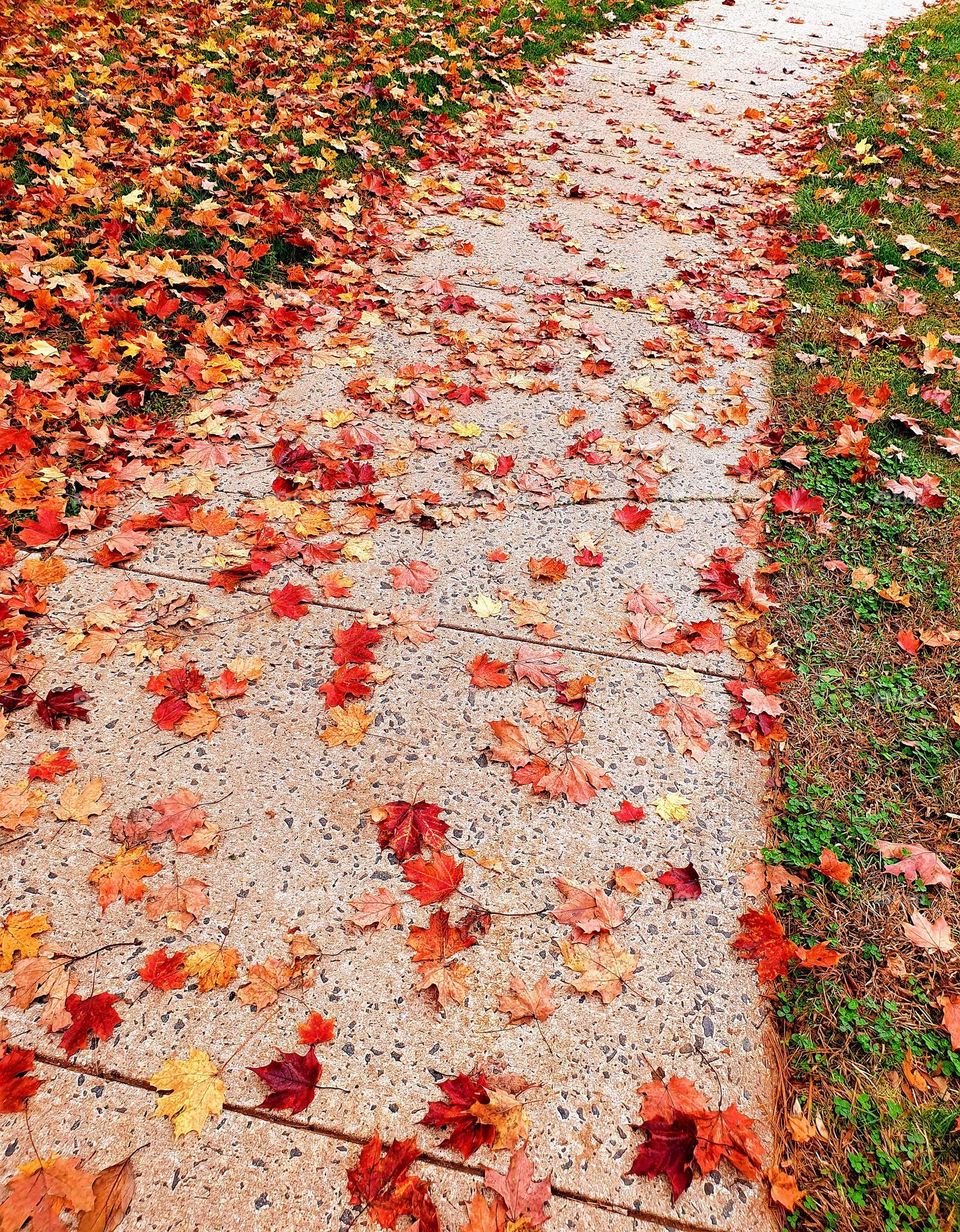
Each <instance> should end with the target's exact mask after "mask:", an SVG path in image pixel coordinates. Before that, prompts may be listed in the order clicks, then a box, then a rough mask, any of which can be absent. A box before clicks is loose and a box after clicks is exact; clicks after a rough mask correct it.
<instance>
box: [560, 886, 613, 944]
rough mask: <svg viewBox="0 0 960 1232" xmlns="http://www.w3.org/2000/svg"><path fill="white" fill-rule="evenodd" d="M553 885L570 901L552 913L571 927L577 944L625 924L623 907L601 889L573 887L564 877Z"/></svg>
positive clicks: (596, 887) (598, 887) (595, 887)
mask: <svg viewBox="0 0 960 1232" xmlns="http://www.w3.org/2000/svg"><path fill="white" fill-rule="evenodd" d="M553 884H554V885H555V886H556V887H557V889H558V890H559V891H560V893H561V894H562V895H563V897H564V899H565V900H566V901H565V902H564V903H562V904H561V905H560V906H559V907H554V909H553V911H552V912H551V913H550V914H551V915H552V916H553V918H554V919H555V920H557V921H558V922H559V923H560V924H569V925H570V927H571V929H572V937H573V940H574V941H585V940H586V939H587V938H588V937H590V936H592V935H594V934H596V933H608V932H610V930H611V929H614V928H617V927H618V926H619V925H620V924H622V923H623V908H622V907H621V906H620V904H619V903H617V902H616V901H615V900H614V899H612V898H611V897H610V896H609V895H608V894H606V893H604V891H603V890H602V889H601V887H600V886H598V885H594V886H591V887H590V888H589V889H584V888H582V887H581V886H576V885H572V884H571V883H570V882H569V881H566V880H564V878H563V877H557V878H555V879H554V882H553Z"/></svg>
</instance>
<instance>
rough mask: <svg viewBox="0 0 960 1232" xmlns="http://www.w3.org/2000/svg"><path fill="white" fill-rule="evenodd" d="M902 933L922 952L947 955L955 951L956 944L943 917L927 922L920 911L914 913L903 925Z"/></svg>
mask: <svg viewBox="0 0 960 1232" xmlns="http://www.w3.org/2000/svg"><path fill="white" fill-rule="evenodd" d="M903 932H904V935H905V936H906V938H907V940H908V941H911V942H912V943H913V944H914V945H918V946H920V948H921V949H924V950H936V951H937V952H938V953H940V954H949V953H950V951H951V950H953V949H956V945H957V943H956V942H955V941H954V939H953V934H952V933H951V932H950V925H949V924H948V923H947V921H946V920H945V919H944V917H943V916H940V918H939V919H938V920H929V919H927V917H926V916H925V915H924V914H923V912H922V911H914V912H912V913H911V915H910V923H909V924H904V926H903Z"/></svg>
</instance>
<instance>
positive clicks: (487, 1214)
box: [460, 1189, 507, 1232]
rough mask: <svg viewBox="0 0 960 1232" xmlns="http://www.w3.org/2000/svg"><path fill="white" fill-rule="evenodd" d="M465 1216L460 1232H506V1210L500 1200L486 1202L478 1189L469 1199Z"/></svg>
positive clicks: (495, 1198)
mask: <svg viewBox="0 0 960 1232" xmlns="http://www.w3.org/2000/svg"><path fill="white" fill-rule="evenodd" d="M467 1215H468V1216H469V1218H468V1219H467V1222H466V1223H465V1224H464V1225H463V1227H462V1228H461V1229H460V1232H507V1208H506V1207H505V1206H504V1204H503V1199H502V1198H499V1197H494V1198H492V1199H490V1200H488V1199H487V1197H486V1195H485V1194H483V1193H482V1192H481V1191H480V1190H479V1189H478V1190H477V1191H476V1193H475V1194H474V1195H473V1197H472V1198H471V1199H470V1206H469V1208H468V1210H467Z"/></svg>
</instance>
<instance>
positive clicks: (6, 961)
mask: <svg viewBox="0 0 960 1232" xmlns="http://www.w3.org/2000/svg"><path fill="white" fill-rule="evenodd" d="M49 931H50V921H49V920H48V919H47V917H46V916H45V915H34V914H33V912H32V911H11V912H10V914H9V915H8V916H6V918H5V919H4V921H3V923H2V925H0V971H9V970H10V968H11V967H12V966H13V963H14V960H15V959H17V958H33V957H35V956H36V955H37V954H39V953H40V934H41V933H47V932H49Z"/></svg>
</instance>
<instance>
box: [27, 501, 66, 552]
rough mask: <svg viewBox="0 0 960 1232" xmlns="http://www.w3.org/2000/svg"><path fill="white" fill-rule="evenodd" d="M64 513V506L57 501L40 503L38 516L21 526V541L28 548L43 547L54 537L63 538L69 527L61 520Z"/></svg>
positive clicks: (37, 511) (37, 509) (37, 510)
mask: <svg viewBox="0 0 960 1232" xmlns="http://www.w3.org/2000/svg"><path fill="white" fill-rule="evenodd" d="M62 513H63V508H62V506H60V505H58V504H57V502H56V501H44V502H43V503H42V504H40V505H38V506H37V508H36V517H35V518H33V519H32V520H31V521H29V522H24V524H23V525H22V526H21V527H20V530H19V532H18V538H19V540H20V542H21V543H23V544H25V545H26V546H27V547H28V548H41V547H43V546H44V545H45V544H47V543H51V542H52V541H53V540H54V539H62V538H63V536H64V535H66V534H67V527H66V525H65V523H63V522H61V520H60V515H61V514H62Z"/></svg>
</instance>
